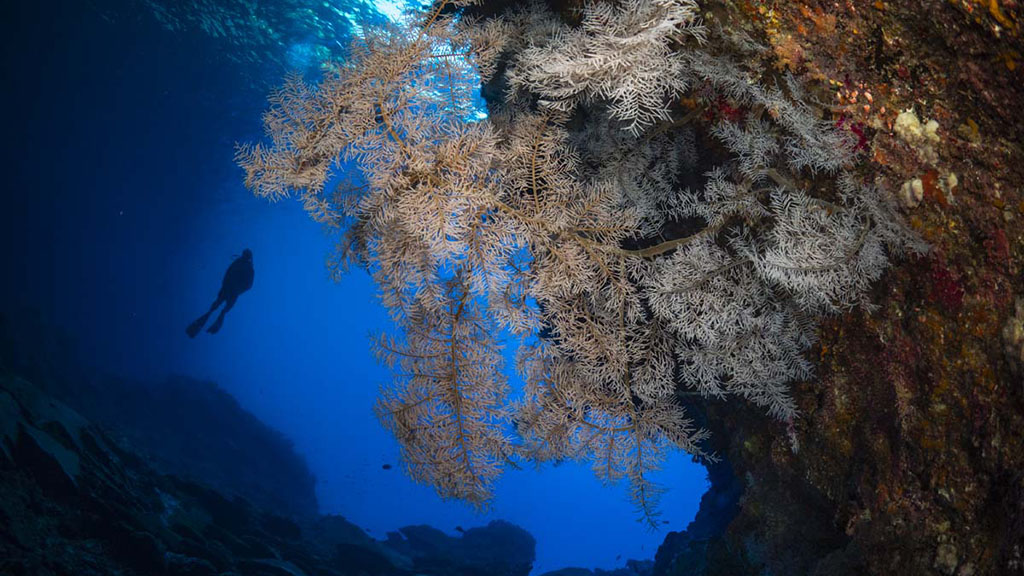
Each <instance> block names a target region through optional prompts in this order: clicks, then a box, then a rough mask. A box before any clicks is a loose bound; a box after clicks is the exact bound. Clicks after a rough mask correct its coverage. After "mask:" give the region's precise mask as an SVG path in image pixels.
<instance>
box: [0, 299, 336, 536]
mask: <svg viewBox="0 0 1024 576" xmlns="http://www.w3.org/2000/svg"><path fill="white" fill-rule="evenodd" d="M13 317H14V319H12V320H8V321H7V324H9V326H5V324H4V323H2V322H0V366H6V367H7V368H8V369H10V370H12V371H14V372H15V373H17V374H20V375H23V376H24V377H25V378H26V379H28V380H30V381H31V382H33V383H34V384H38V385H40V386H42V387H44V388H45V389H46V391H47V392H49V393H51V394H52V395H53V396H54V397H56V398H59V399H61V400H63V401H64V402H65V403H67V404H69V405H71V406H73V407H74V408H75V410H77V411H78V412H79V413H81V414H83V415H84V416H85V417H87V418H88V419H89V420H91V421H92V422H94V423H96V424H99V425H101V426H102V427H104V428H105V429H106V430H107V431H108V433H109V434H110V436H111V437H112V438H113V439H114V440H115V441H117V443H118V444H119V446H121V447H122V448H124V449H127V450H130V451H131V452H134V453H137V454H139V455H140V456H142V457H143V458H144V459H145V460H146V461H147V463H148V464H149V465H151V466H153V467H154V468H155V469H156V470H158V471H160V472H163V473H173V474H175V475H177V476H179V477H182V478H187V479H189V480H192V481H195V482H198V483H200V484H205V485H207V486H210V487H212V488H214V489H215V490H217V491H219V492H222V493H224V494H229V495H238V496H241V497H242V498H245V499H246V500H248V501H250V502H252V503H253V504H254V505H256V506H258V507H260V508H264V509H267V510H271V511H273V512H275V513H277V514H282V515H285V516H300V517H301V516H312V515H315V514H316V513H317V502H316V491H315V488H314V484H315V480H314V478H313V475H312V474H311V473H310V471H309V468H308V466H307V465H306V462H305V460H303V458H302V457H301V456H300V455H299V454H298V453H297V452H296V451H295V449H294V447H293V446H292V443H291V441H289V440H288V439H287V438H285V437H284V436H283V435H281V434H280V433H279V432H277V431H276V430H273V429H271V428H269V427H268V426H267V425H266V424H264V423H263V422H261V421H259V420H258V419H257V418H256V417H255V416H253V415H252V414H250V413H249V412H247V411H246V410H245V409H243V408H242V407H241V406H240V405H239V404H238V402H237V401H236V400H235V399H234V398H233V397H232V396H231V395H229V394H228V393H227V392H224V391H223V390H221V389H219V388H218V387H217V385H216V384H214V383H211V382H202V381H198V380H194V379H191V378H187V377H182V376H177V377H170V378H167V379H165V380H164V381H163V382H160V383H156V384H149V383H141V382H134V381H126V380H122V379H118V378H114V377H111V376H108V375H102V374H97V373H94V372H90V371H88V370H86V369H84V368H82V362H80V361H79V360H78V359H77V358H76V354H75V346H74V344H73V342H72V341H71V339H70V338H67V337H64V336H62V334H61V332H60V331H59V330H56V329H53V328H52V327H48V326H46V325H45V324H44V323H42V322H40V321H39V320H38V319H34V318H33V316H32V315H31V314H29V313H25V312H22V313H19V314H15V315H13ZM154 406H159V407H160V409H159V410H153V407H154ZM183 423H188V425H187V426H186V425H183Z"/></svg>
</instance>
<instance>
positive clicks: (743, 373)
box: [238, 0, 915, 526]
mask: <svg viewBox="0 0 1024 576" xmlns="http://www.w3.org/2000/svg"><path fill="white" fill-rule="evenodd" d="M444 9H445V5H444V4H443V3H437V4H436V5H435V7H434V8H433V9H432V10H431V11H430V12H428V13H425V14H420V15H417V16H415V17H414V18H413V19H412V21H411V22H410V23H409V25H408V26H405V27H392V28H380V29H373V30H368V31H367V33H366V35H365V37H364V38H363V39H361V40H360V41H359V42H358V44H357V46H355V47H354V49H353V55H352V58H351V59H350V60H348V61H346V62H344V63H340V64H337V65H336V66H334V67H333V68H332V69H331V71H330V72H328V73H327V74H326V75H325V77H324V78H323V79H322V80H321V81H320V82H319V84H316V85H309V84H306V83H305V82H304V81H303V80H302V79H301V78H297V77H291V78H289V79H288V80H287V82H286V83H285V86H284V87H283V88H282V89H281V90H279V91H277V92H275V93H274V94H273V95H272V97H271V109H270V111H269V112H267V114H266V117H265V124H266V129H267V133H268V136H269V139H270V142H269V144H254V145H247V146H243V147H240V148H239V151H238V161H239V163H240V164H241V165H242V167H243V168H245V170H246V184H247V185H248V186H249V188H250V189H252V190H253V191H254V192H255V193H256V194H257V195H260V196H263V197H267V198H270V199H277V198H280V197H283V196H286V195H289V194H296V195H298V197H299V198H300V199H301V200H302V201H303V203H304V205H305V207H306V209H307V210H308V211H309V212H310V214H311V216H312V217H313V218H314V219H316V220H317V221H320V222H324V223H327V224H329V225H332V226H337V227H338V228H339V229H340V230H343V235H344V236H343V238H342V241H341V243H340V245H341V250H340V252H341V254H342V257H343V258H347V259H348V260H349V261H353V262H356V263H359V264H361V265H364V266H366V267H367V268H368V269H369V270H370V271H371V272H372V274H373V275H374V278H375V280H376V282H377V284H378V285H379V287H380V290H381V294H382V300H383V302H384V304H385V306H387V308H388V309H389V310H390V312H391V315H392V318H393V320H394V321H395V323H396V325H397V326H398V328H399V329H400V331H401V334H403V336H401V337H395V338H383V339H381V340H380V342H379V343H378V346H377V350H378V354H379V356H380V357H381V359H382V360H384V361H385V362H386V363H388V364H389V365H390V366H392V367H393V369H394V370H395V382H394V383H393V384H392V385H391V386H388V387H386V388H385V389H384V390H383V392H382V398H381V400H380V402H379V404H378V409H377V410H378V415H379V416H380V418H381V420H382V421H383V422H384V424H385V425H386V426H387V427H388V428H389V429H390V430H391V431H392V432H393V433H394V434H395V436H396V437H397V439H398V440H399V442H400V443H401V445H402V450H403V457H404V460H405V464H406V467H407V469H408V471H409V472H410V473H411V475H412V476H413V477H414V478H416V479H417V480H421V481H424V482H427V483H430V484H433V485H434V486H435V487H436V488H437V490H438V492H439V493H440V494H441V495H442V496H444V497H456V498H461V499H465V500H467V501H469V502H472V503H474V504H477V505H481V506H482V505H485V504H486V502H487V501H488V500H489V499H490V497H491V493H492V492H491V490H492V486H493V482H494V480H495V479H496V478H497V476H498V474H499V473H500V471H501V469H502V468H503V467H504V465H505V464H506V463H508V462H512V461H514V460H515V459H517V458H521V457H526V458H529V459H533V460H537V461H544V460H551V459H562V458H578V459H585V460H588V461H589V462H590V463H591V464H592V466H593V468H594V470H595V472H596V473H597V474H598V475H599V476H600V477H601V478H603V479H605V480H607V481H617V480H620V479H627V480H628V481H629V482H630V483H631V485H632V498H633V501H634V502H635V504H636V505H637V506H638V508H639V509H640V510H641V512H642V515H643V518H644V519H645V520H646V521H647V522H648V523H649V524H650V525H652V526H655V525H656V523H655V518H656V515H657V508H656V503H657V495H658V493H659V489H658V488H657V487H656V486H654V485H653V484H652V483H651V481H650V473H651V471H653V470H655V469H657V467H658V465H659V464H660V462H661V461H662V460H663V459H664V457H665V455H666V454H667V452H668V451H670V450H674V449H682V450H686V451H689V452H691V453H693V454H696V455H702V453H701V448H700V445H701V441H702V440H703V439H704V437H705V433H704V432H703V431H701V430H698V429H696V428H695V427H694V426H693V424H692V423H691V422H690V420H688V419H687V418H686V416H685V414H684V412H683V408H682V406H681V405H680V403H679V400H678V398H677V388H678V387H679V386H680V385H684V386H689V387H693V388H695V389H696V390H698V391H699V392H701V393H702V394H703V395H715V396H728V395H737V396H740V397H743V398H746V399H748V400H750V401H752V402H754V403H756V404H758V405H761V406H763V407H764V408H765V409H766V410H767V411H768V412H769V413H770V414H772V415H774V416H776V417H777V418H779V419H783V420H785V419H791V418H793V417H794V415H795V407H794V406H793V404H792V402H791V400H790V399H789V396H788V390H787V386H786V385H787V383H788V382H789V381H790V380H792V379H794V378H800V377H804V376H806V375H807V374H808V373H809V372H810V366H809V364H808V363H807V362H806V360H804V359H803V357H802V352H803V350H804V349H806V347H807V346H808V344H809V342H810V341H811V340H812V338H813V329H814V320H815V319H816V318H817V315H819V314H822V313H827V312H830V311H832V310H837V309H841V308H846V307H849V306H852V305H854V304H858V303H864V302H866V300H865V298H864V294H865V292H866V290H867V287H868V285H869V284H870V282H871V281H872V280H874V279H875V278H877V277H878V275H879V273H880V271H881V270H882V269H884V267H885V266H886V265H887V262H888V261H887V258H886V252H885V250H886V249H889V250H898V249H900V248H903V247H906V246H909V247H914V246H915V245H914V241H913V238H912V237H911V236H910V235H909V234H907V233H905V231H904V229H903V228H902V227H901V225H900V224H899V222H898V221H897V220H895V218H896V216H895V213H894V212H893V211H892V210H891V209H890V208H889V206H888V204H887V203H886V201H885V199H884V198H883V197H882V196H881V195H880V194H881V193H880V192H879V191H877V190H875V189H873V188H868V187H859V186H857V185H856V184H855V183H854V182H853V180H852V179H851V178H849V177H848V176H847V175H846V174H845V172H843V171H844V170H845V167H846V166H847V165H848V164H849V163H850V162H851V160H852V156H853V153H852V150H851V148H850V146H849V144H850V143H849V142H848V141H847V140H846V139H845V137H844V134H843V133H840V132H837V131H834V130H831V129H830V127H829V126H827V125H825V124H824V123H822V122H820V121H818V120H817V119H816V118H815V117H814V116H813V114H812V113H811V111H810V110H809V109H808V108H807V107H806V106H804V105H802V104H801V103H800V102H799V100H798V98H797V96H796V95H792V94H790V95H787V94H786V93H784V91H783V90H782V89H779V88H773V89H768V88H764V87H762V86H761V85H759V84H758V83H757V82H756V79H755V78H753V77H752V76H751V75H750V73H749V72H748V71H746V70H744V69H743V68H742V66H740V65H738V64H735V63H732V62H731V61H729V60H728V59H727V58H725V57H723V56H717V55H712V53H710V52H707V51H704V49H703V48H702V47H701V46H702V42H703V41H704V40H705V30H704V29H703V27H701V25H700V22H699V21H698V19H697V10H696V5H695V4H694V2H692V1H691V0H629V1H626V2H623V3H621V4H619V5H618V6H617V7H611V6H610V5H607V4H597V3H595V4H592V5H590V6H588V8H587V9H586V10H585V11H584V19H583V24H582V26H580V27H579V28H577V29H573V30H567V29H565V27H563V26H562V25H561V24H560V23H559V22H558V20H557V19H555V18H554V17H553V16H552V15H550V14H548V13H546V12H545V11H544V10H543V9H541V8H539V7H530V8H527V9H524V10H522V11H520V12H518V13H514V14H509V15H506V16H504V17H500V18H494V19H490V20H487V21H484V22H478V21H473V20H471V19H469V18H466V19H462V20H457V19H456V18H455V17H453V16H451V15H448V14H446V13H445V12H444ZM680 46H685V47H686V49H685V50H681V49H680ZM503 50H505V52H504V55H502V54H503V52H502V51H503ZM502 58H504V60H501V62H502V66H500V67H499V66H498V63H499V60H500V59H502ZM474 66H475V69H476V70H478V71H479V72H480V73H481V74H482V75H483V79H484V80H488V79H489V77H490V75H491V74H494V73H495V72H496V71H497V70H498V69H499V68H501V69H503V70H505V74H506V80H507V82H506V85H507V86H508V91H507V96H508V98H507V101H506V102H505V104H504V105H502V104H501V103H497V102H492V110H491V116H490V117H489V118H487V119H486V120H480V119H478V118H476V115H475V113H474V110H473V109H472V103H473V101H474V93H473V91H474V88H475V87H476V86H477V85H478V84H479V82H480V78H479V77H477V76H476V75H475V73H474ZM689 87H699V90H698V91H697V93H696V96H697V97H698V98H697V100H698V102H699V104H700V105H702V106H706V107H708V108H711V107H712V106H714V105H716V104H721V102H722V101H723V99H729V101H731V102H733V103H734V104H735V106H736V107H737V109H742V110H743V111H744V114H746V115H747V117H746V118H741V119H736V118H732V119H730V118H722V119H721V120H719V121H717V122H715V124H714V125H713V126H712V127H711V130H709V131H708V133H709V134H710V135H711V137H714V138H716V139H717V140H718V141H719V142H720V143H721V145H722V146H723V147H724V148H725V149H726V150H728V151H729V153H730V154H731V158H730V159H729V160H727V161H725V162H724V163H722V164H721V165H720V166H716V167H714V168H713V169H711V170H710V172H707V173H706V174H705V175H703V176H701V175H700V174H699V173H697V174H696V177H697V178H699V179H701V180H702V181H703V182H704V184H705V187H704V190H702V191H698V192H692V191H689V190H681V189H679V188H680V186H679V184H678V183H677V182H678V181H679V177H680V175H681V174H686V175H689V176H690V177H693V176H694V172H697V171H698V170H700V169H699V168H698V164H699V163H698V157H699V156H700V154H698V150H697V140H696V137H695V134H694V132H693V131H692V130H691V129H690V128H689V127H687V126H686V123H687V121H694V120H695V119H696V118H697V117H698V115H697V114H695V113H692V112H691V113H689V114H686V115H684V117H683V118H681V119H676V120H673V119H672V114H673V104H672V102H673V101H674V100H675V97H676V96H678V95H679V94H680V93H681V92H682V91H683V90H686V89H688V88H689ZM793 92H795V88H794V90H793ZM573 114H575V116H573ZM581 118H582V119H584V121H583V122H582V124H583V126H584V128H580V127H579V125H580V122H578V121H577V120H579V119H581ZM659 123H660V125H659V126H658V127H656V128H650V127H651V126H652V125H654V124H659ZM346 161H353V162H354V164H355V165H356V166H357V167H358V169H359V171H360V172H361V176H362V182H361V183H360V184H359V185H358V186H341V187H334V186H332V184H333V183H334V180H335V179H336V178H335V173H334V172H335V171H336V170H337V169H338V168H339V167H340V166H341V165H342V164H343V163H345V162H346ZM706 169H707V168H705V170H706ZM801 170H805V171H808V172H810V173H812V174H819V173H824V174H830V175H835V174H839V179H838V184H837V185H836V186H835V187H834V189H833V191H832V193H831V197H830V198H829V199H827V200H826V199H822V198H817V197H814V196H813V195H812V193H814V192H816V190H812V189H811V188H809V187H807V188H805V187H801V186H799V185H798V184H796V183H797V182H799V181H800V180H799V179H798V178H796V177H795V174H796V173H797V172H799V171H801ZM691 179H692V178H691ZM681 222H696V223H697V224H696V225H691V226H690V228H691V229H690V230H688V231H687V232H685V233H682V234H681V233H680V232H679V230H680V228H681V227H680V226H679V224H680V223H681ZM673 231H674V232H673ZM666 234H667V236H666ZM502 329H504V330H507V331H508V332H509V333H511V334H513V335H515V336H518V337H521V338H523V344H522V345H521V346H520V349H519V358H518V367H519V370H520V373H521V374H522V376H523V378H524V380H525V394H524V396H523V398H522V399H521V400H520V401H517V402H515V403H512V402H510V401H509V397H508V386H507V383H506V381H505V379H504V378H503V377H502V376H501V374H502V373H501V367H500V364H501V359H502V355H501V354H500V352H499V350H500V342H499V341H498V340H497V337H496V335H498V334H500V332H501V330H502ZM680 377H682V381H680V380H679V378H680Z"/></svg>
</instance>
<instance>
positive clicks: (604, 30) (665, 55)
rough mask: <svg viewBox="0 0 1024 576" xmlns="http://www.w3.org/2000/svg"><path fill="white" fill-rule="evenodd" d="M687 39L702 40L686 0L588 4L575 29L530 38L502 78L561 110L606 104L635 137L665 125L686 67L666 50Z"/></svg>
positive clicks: (694, 6)
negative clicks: (663, 123)
mask: <svg viewBox="0 0 1024 576" xmlns="http://www.w3.org/2000/svg"><path fill="white" fill-rule="evenodd" d="M687 38H690V39H693V40H697V41H701V40H703V39H704V27H703V26H701V23H700V19H699V18H698V7H697V3H696V2H695V1H694V0H626V1H624V2H622V3H621V4H619V5H615V4H612V3H604V2H593V3H588V4H587V5H586V6H585V8H584V12H583V22H582V24H581V25H580V27H579V28H576V29H574V30H569V31H566V30H562V31H560V32H559V33H558V34H556V35H555V36H554V37H551V38H538V39H536V43H535V44H533V45H531V46H529V47H527V48H526V49H524V50H522V51H521V52H520V53H519V54H518V55H517V56H516V58H515V61H514V64H513V66H512V67H511V69H510V70H509V72H508V79H509V83H510V85H511V86H512V87H514V88H515V89H521V90H526V91H528V92H531V93H533V94H536V95H538V96H539V97H540V98H541V104H542V105H544V106H549V107H551V108H554V109H557V110H561V111H565V112H568V111H571V110H573V109H574V108H575V107H576V106H577V105H579V104H582V103H587V102H590V101H593V100H597V99H600V100H607V101H609V102H610V110H609V111H610V114H611V116H612V117H613V118H615V119H617V120H621V121H623V122H625V123H626V128H627V129H628V130H629V131H631V132H633V133H634V134H638V133H640V132H641V131H642V130H643V129H644V128H646V127H647V126H650V125H652V124H654V123H656V122H659V121H664V120H667V119H668V118H669V111H668V103H669V100H670V99H671V98H672V97H673V96H676V95H678V94H680V93H681V92H683V91H684V90H686V89H687V87H688V86H689V75H688V74H687V70H686V63H685V61H684V59H683V58H682V57H681V56H679V54H677V53H676V52H675V51H674V50H673V49H672V45H673V44H675V43H679V42H682V41H684V40H685V39H687Z"/></svg>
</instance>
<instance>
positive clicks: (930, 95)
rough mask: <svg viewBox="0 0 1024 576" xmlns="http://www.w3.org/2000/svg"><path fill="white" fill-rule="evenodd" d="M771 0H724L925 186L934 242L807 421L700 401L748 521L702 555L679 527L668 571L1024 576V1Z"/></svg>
mask: <svg viewBox="0 0 1024 576" xmlns="http://www.w3.org/2000/svg"><path fill="white" fill-rule="evenodd" d="M767 4H768V3H762V2H744V1H737V2H731V1H723V2H708V3H706V6H707V7H708V8H709V11H710V12H711V13H713V14H714V17H715V19H716V20H717V21H719V22H720V24H721V25H722V26H725V27H728V28H731V29H734V30H742V31H743V32H744V33H746V34H749V35H750V36H751V37H753V38H757V39H758V40H759V41H760V42H762V43H763V44H764V45H765V46H766V48H767V51H766V53H765V54H764V65H765V66H766V67H767V68H771V69H779V70H785V71H788V72H789V73H793V74H796V75H799V76H800V77H801V78H804V79H806V80H808V81H810V82H812V84H813V85H815V86H817V88H816V89H815V90H816V92H817V93H818V94H821V96H820V98H819V100H820V101H821V102H822V103H823V104H825V105H827V108H826V110H825V112H826V113H829V114H831V115H832V117H833V118H834V119H835V121H836V122H837V123H842V124H844V125H845V126H847V127H849V128H851V129H855V130H856V131H857V133H858V134H860V135H861V137H862V142H863V150H864V154H865V156H866V157H867V158H868V162H867V164H866V165H865V166H863V167H862V168H861V171H862V172H863V173H865V174H866V175H868V177H869V178H871V179H872V180H873V181H875V182H876V183H878V184H880V185H882V186H884V187H885V188H886V189H887V190H890V191H891V192H892V193H893V194H896V193H898V191H899V190H900V187H901V185H902V183H904V182H908V181H915V180H920V181H921V194H920V198H916V199H915V202H912V203H911V204H912V206H908V207H907V213H908V217H909V218H910V223H911V226H912V227H913V228H914V229H915V230H917V231H918V232H919V233H920V234H921V235H922V236H923V237H924V238H925V240H926V241H927V242H928V243H929V244H930V245H931V246H932V250H931V252H930V253H929V255H928V256H926V257H921V258H912V259H910V260H909V261H907V262H904V263H902V264H899V265H897V266H896V267H895V268H894V269H893V270H891V271H890V272H889V273H888V274H887V276H886V278H885V279H884V287H883V288H881V289H879V290H877V291H876V292H875V294H876V296H877V298H878V300H877V301H876V303H877V304H878V310H876V311H875V312H873V313H864V312H852V313H846V314H843V315H840V316H836V317H834V318H831V319H829V320H828V321H826V322H825V323H824V324H823V326H822V328H821V330H820V339H819V344H818V345H817V346H816V347H815V348H814V359H815V363H816V365H817V367H816V369H817V377H816V378H814V379H809V380H808V381H807V382H805V383H802V384H800V385H798V386H796V387H795V389H794V401H795V403H796V405H797V407H798V410H799V412H800V414H801V416H800V417H799V418H798V419H796V420H795V422H794V425H793V427H792V428H791V429H789V430H786V429H785V427H783V426H779V425H776V424H772V423H770V422H766V421H764V420H763V419H762V418H759V417H758V416H757V415H756V414H753V413H751V412H750V411H749V410H745V409H741V410H736V409H734V408H730V409H728V410H726V409H723V408H722V407H721V406H718V405H716V404H714V403H712V404H710V405H708V406H707V407H706V409H705V410H703V411H702V412H704V414H702V415H701V416H700V420H699V421H700V422H701V424H702V425H706V426H708V427H709V428H710V429H711V430H712V432H713V435H712V439H713V442H714V448H715V450H716V451H718V452H719V453H720V454H723V455H724V456H725V459H726V461H728V462H729V465H730V466H731V468H732V470H733V474H734V478H735V480H732V481H729V482H736V481H738V482H739V483H740V485H741V487H742V488H743V495H742V498H741V500H740V508H739V513H738V514H737V516H736V518H735V519H734V520H732V521H731V523H730V524H729V525H728V526H727V527H725V528H724V529H723V530H720V531H717V532H716V533H714V534H711V535H710V538H709V539H708V540H706V541H703V542H701V546H700V547H695V546H693V541H694V540H697V539H695V538H690V537H684V536H682V535H679V534H670V535H669V537H668V538H666V541H665V543H664V545H663V546H662V549H661V550H659V553H658V557H659V562H658V564H657V566H656V570H655V573H656V574H673V575H679V576H682V575H687V576H690V575H695V574H701V575H704V574H706V575H712V574H716V575H717V574H722V575H725V574H729V575H735V574H760V573H765V572H771V573H777V574H821V575H825V574H828V575H830V576H832V575H845V574H851V575H852V574H857V575H860V574H924V575H959V576H968V575H981V574H992V575H1003V574H1020V573H1024V473H1022V472H1024V387H1022V382H1024V379H1022V378H1021V372H1020V371H1019V369H1020V368H1019V366H1015V363H1016V361H1015V357H1016V356H1015V355H1016V354H1017V353H1019V352H1020V348H1019V347H1018V343H1017V338H1016V336H1015V334H1016V330H1015V327H1016V326H1017V323H1019V312H1018V310H1017V309H1015V301H1019V299H1020V298H1021V296H1022V295H1024V277H1022V272H1024V266H1022V263H1024V196H1022V192H1024V151H1022V148H1021V144H1020V143H1021V142H1022V139H1024V124H1022V123H1021V122H1020V120H1019V116H1018V113H1019V110H1020V106H1021V104H1022V103H1024V90H1022V87H1024V77H1022V67H1021V66H1020V65H1019V59H1020V54H1021V53H1024V41H1022V36H1021V23H1022V22H1024V11H1022V5H1021V3H1019V2H1003V1H993V2H972V1H967V0H962V1H961V0H958V1H953V2H930V1H923V0H921V1H911V2H874V3H860V2H838V3H835V4H834V5H833V4H831V3H829V5H827V6H826V5H825V4H824V3H815V2H787V3H772V5H771V6H768V5H767ZM925 15H926V16H925ZM911 108H914V109H916V114H917V116H919V117H920V118H928V119H930V120H934V121H935V122H936V123H937V124H938V128H937V130H932V131H931V132H930V134H932V135H933V136H930V137H929V138H928V145H929V146H931V150H930V151H926V152H927V153H925V154H922V153H921V150H919V149H918V148H917V147H915V146H914V145H912V144H911V143H908V142H907V141H906V140H905V139H904V138H901V137H900V135H899V134H898V133H897V130H896V126H895V124H896V121H897V117H898V116H899V115H900V114H901V113H902V112H903V111H905V110H908V109H911ZM904 118H905V119H906V118H908V116H904ZM933 128H934V125H933ZM936 138H937V140H936ZM918 144H920V143H918ZM724 485H725V484H721V483H720V482H717V481H716V480H715V476H714V475H713V476H712V491H715V490H716V489H718V487H719V486H724ZM706 504H707V502H705V505H702V511H701V513H699V514H698V518H699V517H700V516H701V515H703V514H704V511H705V509H706ZM695 548H699V549H697V550H696V552H697V556H696V557H693V556H692V554H693V553H694V552H695V550H694V549H695ZM688 555H691V556H688ZM661 559H666V560H668V559H680V560H682V559H686V561H680V562H662V561H660V560H661Z"/></svg>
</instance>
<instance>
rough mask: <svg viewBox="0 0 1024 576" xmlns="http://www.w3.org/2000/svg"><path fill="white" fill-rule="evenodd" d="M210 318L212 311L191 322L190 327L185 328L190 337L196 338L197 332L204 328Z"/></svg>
mask: <svg viewBox="0 0 1024 576" xmlns="http://www.w3.org/2000/svg"><path fill="white" fill-rule="evenodd" d="M209 318H210V313H209V312H207V313H206V314H203V315H202V316H200V317H199V318H196V320H195V322H193V323H191V324H189V325H188V328H186V329H185V332H186V333H187V334H188V337H189V338H195V337H196V334H199V331H200V330H202V329H203V325H204V324H206V321H207V320H209Z"/></svg>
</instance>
